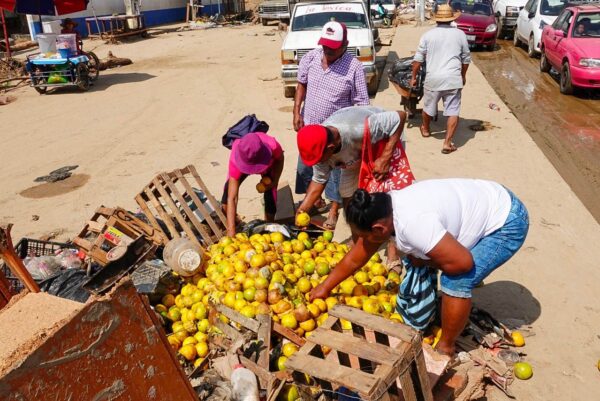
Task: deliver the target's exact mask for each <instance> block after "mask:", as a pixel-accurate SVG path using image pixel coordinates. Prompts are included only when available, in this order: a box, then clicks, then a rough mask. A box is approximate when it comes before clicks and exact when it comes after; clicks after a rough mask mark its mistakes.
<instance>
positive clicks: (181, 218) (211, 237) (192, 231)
mask: <svg viewBox="0 0 600 401" xmlns="http://www.w3.org/2000/svg"><path fill="white" fill-rule="evenodd" d="M193 186H196V188H198V189H200V190H202V192H204V194H205V195H206V198H207V199H208V202H209V203H210V204H211V205H212V206H213V208H214V209H215V212H214V213H215V215H216V216H215V217H213V215H212V214H211V213H210V212H209V210H208V209H207V208H206V207H205V205H204V204H203V203H202V201H201V200H200V198H199V197H198V195H197V194H196V192H195V191H194V187H193ZM135 201H136V202H137V204H138V205H139V206H140V208H141V209H142V212H143V213H144V214H145V215H146V217H147V218H148V220H149V221H150V224H152V226H153V227H154V228H155V229H157V230H160V231H161V232H163V233H164V235H165V236H166V237H167V238H168V239H169V240H172V239H176V238H180V237H182V236H186V237H187V238H189V239H190V240H192V241H194V242H196V243H197V244H198V245H200V246H201V247H202V248H203V249H204V248H206V247H207V246H208V245H212V244H214V243H215V242H218V241H219V239H220V238H221V237H223V235H224V232H225V228H226V226H227V224H226V218H225V215H224V214H223V211H222V210H221V206H220V203H219V202H217V200H216V199H215V198H214V196H213V195H212V194H211V193H210V191H209V190H208V188H207V187H206V185H205V184H204V182H203V181H202V179H201V178H200V176H199V175H198V172H197V171H196V168H195V167H194V166H192V165H189V166H187V167H185V168H183V169H177V170H174V171H172V172H170V173H160V174H158V175H157V176H156V177H154V179H153V180H152V181H151V182H150V183H149V184H148V185H146V186H145V187H144V189H143V190H142V191H141V192H140V193H139V194H138V195H137V196H136V197H135ZM190 205H191V206H190ZM193 208H195V210H196V211H197V212H198V213H199V214H200V216H202V218H203V219H204V222H202V221H201V219H200V218H198V215H197V214H196V212H194V210H192V209H193ZM159 220H161V221H162V222H163V223H164V226H161V225H160V224H159ZM165 229H166V231H165Z"/></svg>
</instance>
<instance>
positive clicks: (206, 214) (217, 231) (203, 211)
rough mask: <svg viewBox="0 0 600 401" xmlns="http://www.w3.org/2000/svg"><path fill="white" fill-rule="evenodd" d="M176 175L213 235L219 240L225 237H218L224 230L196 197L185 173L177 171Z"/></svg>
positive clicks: (217, 206)
mask: <svg viewBox="0 0 600 401" xmlns="http://www.w3.org/2000/svg"><path fill="white" fill-rule="evenodd" d="M175 173H176V177H177V178H179V179H180V180H181V184H183V186H184V187H185V191H186V194H187V195H188V196H189V197H190V198H192V201H193V202H194V204H195V205H196V207H197V208H198V210H199V211H200V214H202V217H204V218H205V219H206V222H207V223H208V225H209V226H210V228H211V229H212V230H213V233H214V234H215V235H216V236H217V238H221V237H222V236H223V235H218V234H222V230H221V229H220V228H219V226H218V225H217V223H216V222H215V221H214V219H213V218H212V216H211V215H210V213H209V211H208V209H206V207H205V206H204V204H203V203H202V201H201V200H200V198H198V195H196V192H195V191H194V188H193V187H192V186H191V185H190V183H189V182H188V180H187V179H186V178H185V177H184V176H183V173H182V172H181V170H176V172H175ZM203 191H204V190H203ZM204 194H205V195H206V191H204ZM211 196H212V195H211ZM206 197H207V198H208V195H206ZM209 201H210V200H209ZM211 204H212V205H213V206H214V208H215V209H219V204H213V203H211ZM192 213H193V212H192ZM211 243H212V239H211Z"/></svg>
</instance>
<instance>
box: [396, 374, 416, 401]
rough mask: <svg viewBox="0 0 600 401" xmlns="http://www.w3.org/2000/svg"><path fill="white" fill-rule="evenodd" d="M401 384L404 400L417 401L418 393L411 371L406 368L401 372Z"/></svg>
mask: <svg viewBox="0 0 600 401" xmlns="http://www.w3.org/2000/svg"><path fill="white" fill-rule="evenodd" d="M400 385H401V386H402V395H403V396H404V401H417V394H416V393H415V388H414V386H413V382H412V379H411V377H410V371H409V370H406V371H404V373H402V374H400Z"/></svg>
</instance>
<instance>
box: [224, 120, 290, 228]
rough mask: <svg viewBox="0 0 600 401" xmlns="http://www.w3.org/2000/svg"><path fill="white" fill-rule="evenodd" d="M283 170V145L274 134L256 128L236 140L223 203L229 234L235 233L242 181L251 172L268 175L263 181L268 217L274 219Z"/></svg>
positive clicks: (263, 175) (230, 157) (266, 218)
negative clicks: (267, 181) (258, 130)
mask: <svg viewBox="0 0 600 401" xmlns="http://www.w3.org/2000/svg"><path fill="white" fill-rule="evenodd" d="M282 171H283V149H282V148H281V145H280V144H279V142H277V140H276V139H275V138H273V137H272V136H270V135H267V134H264V133H262V132H253V133H250V134H247V135H245V136H243V137H242V138H240V139H238V140H236V141H235V142H234V143H233V147H232V148H231V155H230V156H229V173H228V176H227V182H226V183H225V188H224V191H223V197H222V198H221V203H222V204H223V205H224V206H225V210H226V214H227V235H229V236H234V235H235V226H236V215H237V203H238V193H239V189H240V185H241V183H242V182H244V180H245V179H246V178H247V177H248V176H249V175H252V174H260V175H261V176H262V177H263V178H264V177H268V178H269V179H270V182H269V183H267V184H264V189H265V191H264V200H265V220H266V221H273V220H274V219H275V213H276V212H277V185H278V184H279V178H280V177H281V172H282ZM263 182H264V181H263Z"/></svg>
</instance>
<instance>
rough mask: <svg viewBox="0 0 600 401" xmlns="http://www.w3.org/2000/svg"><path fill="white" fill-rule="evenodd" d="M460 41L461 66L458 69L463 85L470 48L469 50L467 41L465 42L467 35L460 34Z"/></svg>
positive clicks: (465, 78)
mask: <svg viewBox="0 0 600 401" xmlns="http://www.w3.org/2000/svg"><path fill="white" fill-rule="evenodd" d="M461 42H462V43H461V53H460V59H461V62H462V67H461V69H460V75H461V76H462V80H463V85H465V84H466V83H467V70H468V69H469V64H470V63H471V50H469V42H467V36H466V35H465V34H463V35H462V40H461Z"/></svg>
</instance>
